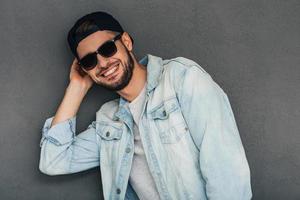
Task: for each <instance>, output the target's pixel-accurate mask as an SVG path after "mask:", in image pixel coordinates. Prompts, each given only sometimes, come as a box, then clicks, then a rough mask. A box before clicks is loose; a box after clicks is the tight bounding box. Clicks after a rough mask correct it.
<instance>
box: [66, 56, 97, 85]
mask: <svg viewBox="0 0 300 200" xmlns="http://www.w3.org/2000/svg"><path fill="white" fill-rule="evenodd" d="M70 82H72V83H77V84H79V85H80V86H82V87H84V88H87V90H88V89H90V88H91V87H92V85H93V83H94V81H93V80H92V78H91V77H90V76H89V75H88V74H87V73H86V72H85V71H83V70H82V68H81V67H80V66H79V64H78V61H77V59H76V58H75V59H74V60H73V63H72V66H71V71H70Z"/></svg>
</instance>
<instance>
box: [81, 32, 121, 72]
mask: <svg viewBox="0 0 300 200" xmlns="http://www.w3.org/2000/svg"><path fill="white" fill-rule="evenodd" d="M121 36H122V33H120V34H118V35H116V36H115V37H114V38H113V39H112V40H108V41H106V42H104V43H103V44H102V45H101V46H100V47H99V48H98V49H97V51H95V52H93V53H89V54H87V55H86V56H84V57H83V58H81V59H80V60H79V61H78V64H79V65H80V66H81V67H82V68H84V69H85V70H91V69H93V68H94V67H96V65H97V63H98V59H97V54H100V55H101V56H103V57H106V58H108V57H111V56H113V55H115V53H116V52H117V46H116V44H115V41H117V40H118V39H120V38H121Z"/></svg>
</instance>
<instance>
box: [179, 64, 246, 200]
mask: <svg viewBox="0 0 300 200" xmlns="http://www.w3.org/2000/svg"><path fill="white" fill-rule="evenodd" d="M180 83H181V84H179V86H178V94H177V95H178V99H179V102H180V105H181V109H182V113H183V115H184V118H185V120H186V122H187V124H188V127H189V129H190V133H191V135H192V138H193V140H194V143H195V144H196V146H197V147H198V149H199V164H200V170H201V173H202V176H203V178H204V180H205V181H206V195H207V197H208V199H215V200H217V199H221V200H225V199H230V200H235V199H236V200H243V199H250V198H251V197H252V192H251V184H250V170H249V166H248V162H247V159H246V155H245V152H244V148H243V145H242V142H241V139H240V136H239V131H238V128H237V126H236V122H235V119H234V115H233V112H232V109H231V106H230V103H229V100H228V97H227V95H226V93H225V92H224V91H223V90H222V89H221V88H220V87H219V85H218V84H217V83H216V82H214V81H213V79H212V78H211V76H210V75H209V74H208V73H207V72H204V71H203V70H200V69H199V66H197V65H195V66H191V67H190V68H188V69H187V70H186V71H185V73H184V75H183V76H182V80H181V82H180Z"/></svg>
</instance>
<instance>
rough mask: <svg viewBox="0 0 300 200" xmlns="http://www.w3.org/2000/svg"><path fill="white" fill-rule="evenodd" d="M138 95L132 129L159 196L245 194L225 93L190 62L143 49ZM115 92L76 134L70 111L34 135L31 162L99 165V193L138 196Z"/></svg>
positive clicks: (63, 170) (236, 197) (44, 167)
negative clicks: (35, 155)
mask: <svg viewBox="0 0 300 200" xmlns="http://www.w3.org/2000/svg"><path fill="white" fill-rule="evenodd" d="M139 62H140V63H141V64H143V65H145V66H147V86H146V90H147V92H146V93H147V94H146V103H145V106H144V108H143V112H142V115H141V118H140V124H139V131H140V135H141V140H142V143H143V147H144V151H145V155H146V158H147V162H148V165H149V169H150V172H151V174H152V176H153V178H154V182H155V184H156V187H157V189H158V192H159V195H160V198H161V199H162V200H167V199H170V200H171V199H172V200H173V199H174V200H188V199H189V200H192V199H193V200H206V199H214V200H217V199H218V200H227V199H228V200H244V199H251V197H252V191H251V184H250V169H249V166H248V162H247V159H246V155H245V151H244V148H243V145H242V141H241V139H240V135H239V131H238V127H237V125H236V121H235V118H234V114H233V112H232V109H231V105H230V103H229V100H228V96H227V94H226V93H225V92H224V91H223V89H222V88H221V87H220V86H219V85H218V84H217V83H216V82H215V81H214V80H213V79H212V77H211V76H210V75H209V74H208V73H207V72H206V71H205V70H204V69H203V68H202V67H201V66H199V65H198V64H197V63H196V62H194V61H192V60H190V59H187V58H184V57H176V58H173V59H165V60H163V59H162V58H160V57H157V56H154V55H151V54H147V55H146V56H145V57H144V58H142V59H141V60H140V61H139ZM125 102H126V100H125V99H124V98H122V97H120V98H118V99H115V100H112V101H109V102H107V103H105V104H103V105H102V106H101V108H100V109H99V110H98V111H97V112H96V120H95V121H93V122H92V123H91V124H90V125H89V126H88V128H87V129H86V130H85V131H83V132H81V133H79V134H77V135H76V131H75V125H76V116H74V117H72V118H70V119H68V120H65V121H63V122H60V123H58V124H55V125H54V126H52V127H51V128H49V127H50V124H51V122H52V120H53V117H54V116H52V117H50V118H48V119H46V121H45V123H44V126H43V130H42V138H41V141H40V147H41V153H40V163H39V169H40V170H41V172H43V173H45V174H48V175H60V174H70V173H75V172H80V171H83V170H87V169H90V168H94V167H96V166H100V172H101V177H102V186H103V195H104V198H105V199H107V200H108V199H114V200H115V199H138V197H137V195H136V193H135V192H134V190H133V189H132V187H131V185H130V183H129V181H128V180H129V174H130V169H131V164H132V157H133V153H134V151H133V148H134V135H133V118H132V116H131V113H130V111H129V110H128V109H127V108H126V106H124V104H125Z"/></svg>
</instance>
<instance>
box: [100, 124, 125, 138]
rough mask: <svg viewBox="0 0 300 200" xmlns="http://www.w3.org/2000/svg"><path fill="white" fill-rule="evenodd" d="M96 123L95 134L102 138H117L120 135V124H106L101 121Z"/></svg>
mask: <svg viewBox="0 0 300 200" xmlns="http://www.w3.org/2000/svg"><path fill="white" fill-rule="evenodd" d="M97 123H98V131H97V134H98V135H100V137H101V138H102V139H104V140H119V139H120V138H121V136H122V126H117V125H113V124H107V123H102V122H97Z"/></svg>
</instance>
